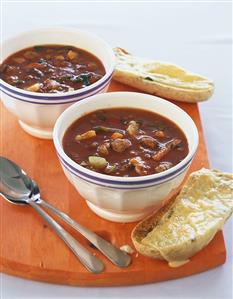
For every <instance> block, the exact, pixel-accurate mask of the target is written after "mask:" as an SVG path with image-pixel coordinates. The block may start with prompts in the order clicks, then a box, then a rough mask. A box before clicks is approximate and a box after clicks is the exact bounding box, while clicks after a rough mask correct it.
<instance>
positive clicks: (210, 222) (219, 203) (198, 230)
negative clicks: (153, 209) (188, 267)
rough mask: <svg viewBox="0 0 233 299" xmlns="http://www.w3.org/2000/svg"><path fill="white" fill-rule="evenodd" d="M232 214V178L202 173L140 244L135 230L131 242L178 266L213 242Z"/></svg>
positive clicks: (207, 171)
mask: <svg viewBox="0 0 233 299" xmlns="http://www.w3.org/2000/svg"><path fill="white" fill-rule="evenodd" d="M232 210H233V177H232V175H231V174H226V173H222V172H220V171H217V170H213V171H211V170H209V169H201V170H199V171H196V172H194V173H192V174H191V175H190V177H189V179H188V180H187V182H186V183H185V185H184V186H183V188H182V190H181V192H180V193H179V195H178V196H177V197H176V199H175V201H174V202H173V204H172V205H171V207H170V208H169V209H168V210H166V212H165V213H163V214H162V215H161V214H160V219H158V220H157V221H155V222H154V223H156V224H155V225H154V227H153V229H152V230H151V231H148V233H147V234H146V235H145V236H144V237H143V238H142V239H141V240H140V241H139V240H138V239H137V227H136V228H135V230H134V232H133V234H132V239H133V241H134V244H135V246H136V248H137V249H138V250H139V251H140V252H141V253H142V254H145V255H149V256H152V257H153V254H154V257H155V258H156V257H157V258H158V257H159V258H161V259H165V260H167V261H168V262H169V265H170V266H174V267H175V266H179V265H182V264H184V263H185V262H186V261H188V259H189V257H191V256H193V255H194V254H195V253H196V252H198V251H199V250H201V249H202V248H203V247H205V246H206V245H207V244H208V243H209V242H210V241H211V240H212V239H213V237H214V236H215V234H216V232H217V231H219V230H220V229H221V228H222V227H223V224H224V223H225V221H226V220H227V218H228V217H229V216H230V215H231V213H232ZM154 217H156V215H155V216H154Z"/></svg>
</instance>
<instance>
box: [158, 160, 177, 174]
mask: <svg viewBox="0 0 233 299" xmlns="http://www.w3.org/2000/svg"><path fill="white" fill-rule="evenodd" d="M172 166H173V164H172V163H171V162H168V161H167V162H160V163H159V165H158V166H156V167H155V171H156V172H163V171H165V170H168V169H169V168H171V167H172Z"/></svg>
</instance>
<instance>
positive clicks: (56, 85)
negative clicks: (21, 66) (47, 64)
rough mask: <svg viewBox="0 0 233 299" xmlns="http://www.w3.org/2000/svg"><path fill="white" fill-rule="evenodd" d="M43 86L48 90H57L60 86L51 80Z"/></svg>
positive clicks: (46, 81)
mask: <svg viewBox="0 0 233 299" xmlns="http://www.w3.org/2000/svg"><path fill="white" fill-rule="evenodd" d="M44 84H45V86H46V88H47V89H49V90H53V89H57V88H58V87H59V86H60V83H59V82H57V81H56V80H51V79H47V80H45V81H44Z"/></svg>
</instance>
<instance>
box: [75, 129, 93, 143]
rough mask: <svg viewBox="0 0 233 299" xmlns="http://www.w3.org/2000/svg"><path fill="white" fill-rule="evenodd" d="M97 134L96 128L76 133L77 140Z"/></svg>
mask: <svg viewBox="0 0 233 299" xmlns="http://www.w3.org/2000/svg"><path fill="white" fill-rule="evenodd" d="M95 136H96V132H95V131H94V130H90V131H87V132H85V133H83V134H81V135H76V136H75V140H76V141H81V140H85V139H89V138H92V137H95Z"/></svg>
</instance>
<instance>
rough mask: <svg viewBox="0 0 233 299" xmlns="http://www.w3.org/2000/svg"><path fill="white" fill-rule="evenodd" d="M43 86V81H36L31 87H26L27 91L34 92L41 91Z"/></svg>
mask: <svg viewBox="0 0 233 299" xmlns="http://www.w3.org/2000/svg"><path fill="white" fill-rule="evenodd" d="M40 88H41V83H35V84H33V85H31V86H29V87H27V88H26V90H27V91H33V92H37V91H39V90H40Z"/></svg>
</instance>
